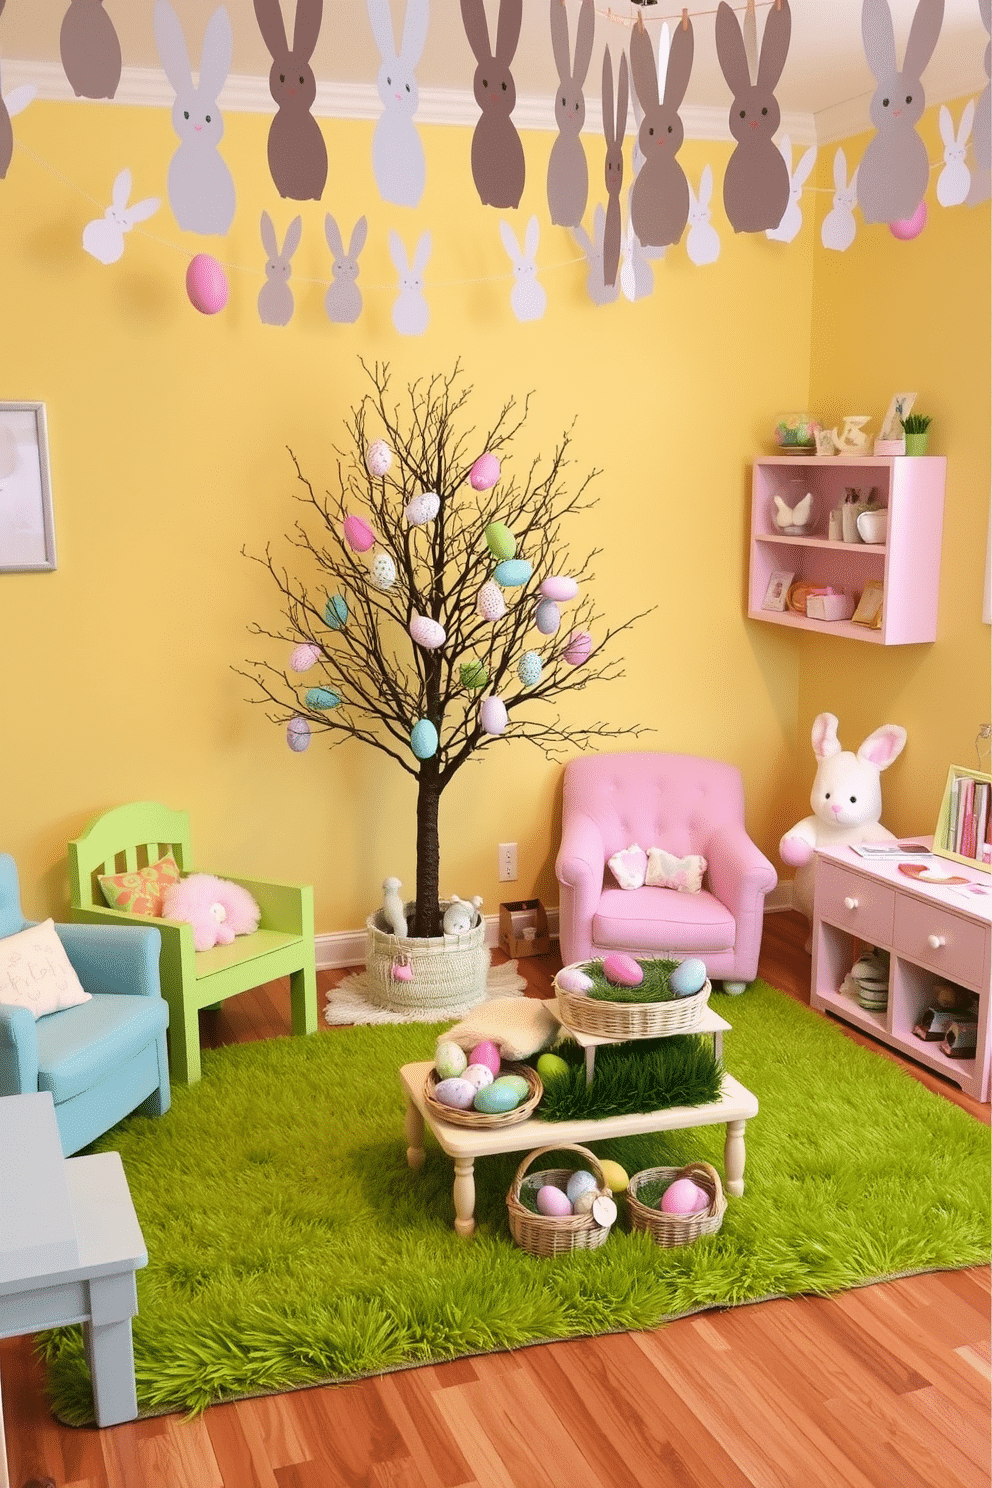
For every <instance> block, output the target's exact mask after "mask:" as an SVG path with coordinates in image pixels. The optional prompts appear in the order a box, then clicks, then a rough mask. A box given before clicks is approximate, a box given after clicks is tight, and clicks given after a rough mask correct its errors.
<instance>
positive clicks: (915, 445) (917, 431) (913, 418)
mask: <svg viewBox="0 0 992 1488" xmlns="http://www.w3.org/2000/svg"><path fill="white" fill-rule="evenodd" d="M902 427H903V433H904V434H905V435H906V453H907V455H925V454H926V452H927V438H928V434H927V430H928V429H929V428H930V414H929V413H907V415H906V417H905V418H904V419H903V421H902Z"/></svg>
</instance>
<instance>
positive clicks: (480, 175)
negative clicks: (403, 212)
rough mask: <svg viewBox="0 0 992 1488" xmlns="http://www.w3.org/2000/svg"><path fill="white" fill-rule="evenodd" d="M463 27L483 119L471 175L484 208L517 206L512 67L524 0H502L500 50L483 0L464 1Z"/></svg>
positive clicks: (520, 155)
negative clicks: (473, 63)
mask: <svg viewBox="0 0 992 1488" xmlns="http://www.w3.org/2000/svg"><path fill="white" fill-rule="evenodd" d="M461 9H462V22H463V24H464V26H465V35H466V36H467V37H468V42H469V46H470V47H471V48H472V51H473V52H474V53H475V60H476V63H477V64H478V65H477V67H476V69H475V79H474V82H473V88H474V91H475V101H476V103H477V104H478V105H479V107H480V109H481V110H482V115H481V117H480V118H479V120H478V122H477V123H476V126H475V132H474V133H473V135H472V176H473V179H474V181H475V188H476V190H477V191H478V193H479V197H480V199H481V201H482V204H483V206H487V207H516V206H519V205H520V198H521V196H522V195H523V190H524V177H525V164H524V147H523V145H522V144H521V142H520V136H519V134H518V133H517V130H516V126H515V124H514V123H513V120H512V119H511V118H510V115H511V114H512V112H513V106H514V104H515V103H516V101H517V90H516V86H515V85H514V82H513V74H512V73H511V72H510V63H511V62H512V61H513V54H514V52H515V51H516V49H517V42H518V41H519V39H520V24H521V21H522V20H523V0H500V5H499V18H498V20H497V22H496V46H495V48H493V46H492V45H491V44H490V41H489V22H488V21H487V20H486V11H485V7H484V5H483V3H482V0H461Z"/></svg>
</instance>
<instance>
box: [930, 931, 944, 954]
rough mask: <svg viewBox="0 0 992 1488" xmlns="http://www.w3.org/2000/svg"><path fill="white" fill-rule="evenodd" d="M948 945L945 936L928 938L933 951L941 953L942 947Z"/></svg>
mask: <svg viewBox="0 0 992 1488" xmlns="http://www.w3.org/2000/svg"><path fill="white" fill-rule="evenodd" d="M946 944H947V941H946V940H945V939H944V937H943V935H928V936H927V945H928V946H930V947H931V949H932V950H935V951H939V950H940V948H941V946H942V945H946Z"/></svg>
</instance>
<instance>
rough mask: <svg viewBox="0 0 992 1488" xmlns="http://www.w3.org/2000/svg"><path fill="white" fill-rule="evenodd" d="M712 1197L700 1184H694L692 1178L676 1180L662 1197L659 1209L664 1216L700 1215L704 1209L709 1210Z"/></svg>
mask: <svg viewBox="0 0 992 1488" xmlns="http://www.w3.org/2000/svg"><path fill="white" fill-rule="evenodd" d="M709 1204H710V1196H709V1194H708V1193H707V1192H706V1190H705V1189H704V1188H700V1187H699V1185H698V1183H693V1181H692V1179H691V1178H676V1180H675V1182H674V1183H670V1184H669V1185H668V1187H667V1188H666V1189H665V1192H664V1193H663V1194H662V1196H661V1203H660V1204H659V1205H658V1208H659V1209H660V1210H661V1211H662V1212H663V1213H664V1214H698V1213H699V1212H700V1210H702V1209H708V1208H709Z"/></svg>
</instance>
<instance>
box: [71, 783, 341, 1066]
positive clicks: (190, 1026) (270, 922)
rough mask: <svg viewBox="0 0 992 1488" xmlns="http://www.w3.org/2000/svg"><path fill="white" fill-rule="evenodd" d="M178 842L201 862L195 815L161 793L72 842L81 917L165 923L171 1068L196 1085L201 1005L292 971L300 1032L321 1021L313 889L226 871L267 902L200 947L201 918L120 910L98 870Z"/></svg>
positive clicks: (129, 866) (142, 859)
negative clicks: (222, 939)
mask: <svg viewBox="0 0 992 1488" xmlns="http://www.w3.org/2000/svg"><path fill="white" fill-rule="evenodd" d="M170 849H171V851H172V853H173V855H174V857H175V859H176V862H177V863H178V864H179V867H180V870H181V871H182V872H183V873H184V874H187V873H192V872H194V871H199V872H215V870H213V869H210V870H206V869H199V870H194V868H193V863H192V851H191V848H190V835H189V817H188V816H187V814H186V812H185V811H170V810H169V808H168V807H166V806H161V805H159V804H158V803H157V802H155V801H136V802H133V803H131V804H130V805H127V806H118V807H116V808H115V809H114V810H113V811H107V812H104V814H103V815H102V816H97V817H95V818H94V819H93V821H91V822H90V823H89V825H88V826H87V828H86V830H85V831H84V832H83V834H82V836H81V837H77V838H76V839H75V840H74V841H72V842H70V843H69V880H70V898H71V904H72V918H73V919H74V920H77V921H80V922H82V923H84V924H102V925H120V924H134V925H157V926H158V928H159V930H160V931H161V932H162V953H161V962H160V975H161V981H162V996H163V997H164V998H165V1000H166V1001H167V1002H168V1004H169V1069H170V1073H171V1076H172V1079H173V1080H174V1081H177V1082H178V1083H180V1084H186V1085H192V1084H193V1083H194V1082H195V1081H197V1080H198V1079H199V1078H200V1027H199V1017H198V1014H199V1012H200V1009H201V1008H207V1007H216V1006H217V1005H218V1004H219V1003H221V1002H223V1001H224V1000H225V998H228V997H235V996H237V994H238V993H239V992H246V991H247V990H248V989H249V988H250V987H260V986H262V985H263V983H265V982H272V981H275V980H276V979H277V978H279V977H285V976H288V977H289V984H290V999H291V1003H292V1023H293V1032H294V1033H295V1034H304V1033H313V1032H314V1031H315V1030H316V1027H317V972H316V966H315V962H314V929H313V889H312V887H310V886H308V885H301V884H273V883H260V882H259V881H257V880H256V879H249V878H235V877H234V876H233V875H232V874H226V873H217V874H216V876H217V877H219V878H227V879H230V881H231V882H232V883H239V884H241V886H242V887H243V888H245V889H247V890H248V892H249V893H250V894H251V895H252V897H253V898H254V899H255V901H256V902H257V904H258V906H259V909H260V910H261V919H260V921H259V927H258V929H257V930H256V931H255V932H254V933H253V934H251V935H239V936H237V937H236V938H235V940H234V941H233V942H232V944H231V945H225V946H214V947H213V948H212V949H211V950H209V951H196V950H194V949H193V927H192V926H191V925H185V924H180V923H179V921H178V920H163V919H154V918H152V917H151V916H149V915H135V914H132V913H131V912H130V911H128V910H121V909H111V908H110V907H109V906H108V905H107V903H106V901H105V899H104V897H103V891H102V889H101V888H100V883H99V875H100V874H113V873H124V872H134V871H135V870H136V869H138V868H145V867H147V866H148V864H149V863H154V862H156V861H157V860H158V859H159V858H161V857H162V856H163V855H164V854H165V853H166V852H168V851H170Z"/></svg>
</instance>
